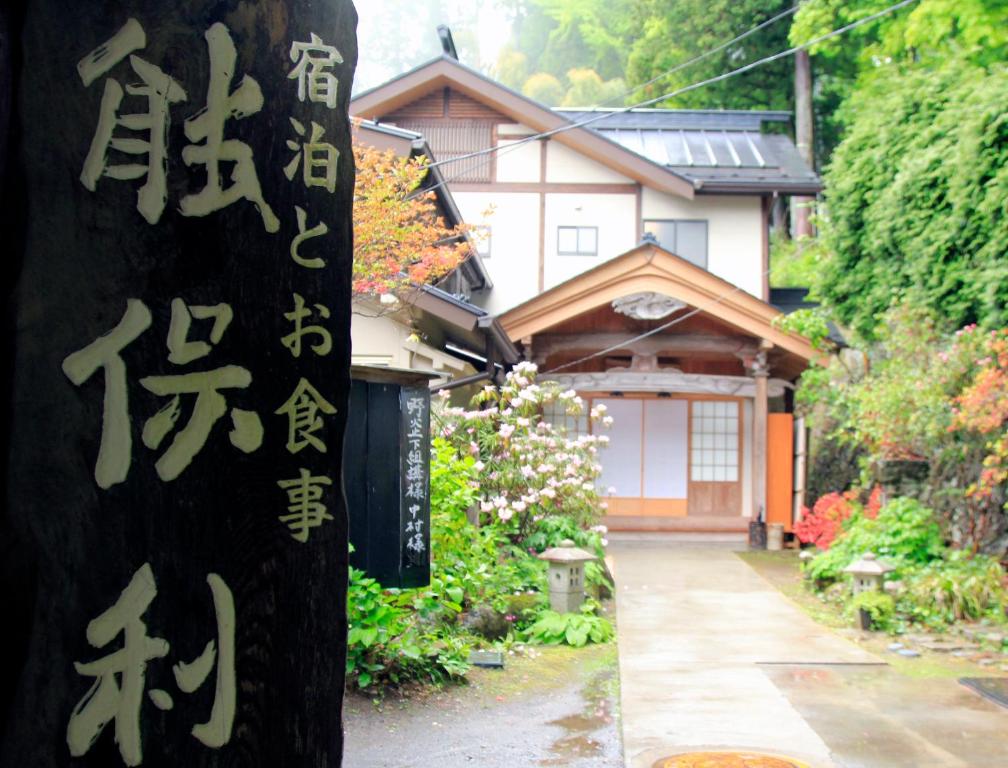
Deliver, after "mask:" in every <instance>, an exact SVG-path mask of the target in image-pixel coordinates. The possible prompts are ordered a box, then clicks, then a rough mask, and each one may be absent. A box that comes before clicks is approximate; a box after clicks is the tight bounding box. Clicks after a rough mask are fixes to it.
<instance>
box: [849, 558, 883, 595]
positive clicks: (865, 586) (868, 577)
mask: <svg viewBox="0 0 1008 768" xmlns="http://www.w3.org/2000/svg"><path fill="white" fill-rule="evenodd" d="M891 570H893V567H892V566H891V565H886V564H885V563H882V562H880V561H879V560H876V559H875V554H874V553H873V552H865V554H864V556H863V557H862V558H861V559H860V560H856V561H855V562H853V563H851V564H850V565H848V566H847V567H846V568H844V573H849V574H850V575H851V576H853V577H854V594H855V595H859V594H861V593H862V592H881V591H882V582H883V580H884V579H885V575H886V574H887V573H889V571H891Z"/></svg>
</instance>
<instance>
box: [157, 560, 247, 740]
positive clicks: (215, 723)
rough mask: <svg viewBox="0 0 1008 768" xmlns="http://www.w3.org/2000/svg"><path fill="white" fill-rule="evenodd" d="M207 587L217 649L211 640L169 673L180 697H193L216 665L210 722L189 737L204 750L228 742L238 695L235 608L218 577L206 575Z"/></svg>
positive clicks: (198, 727) (232, 598)
mask: <svg viewBox="0 0 1008 768" xmlns="http://www.w3.org/2000/svg"><path fill="white" fill-rule="evenodd" d="M207 584H209V585H210V593H211V594H212V595H213V601H214V613H215V614H216V617H217V642H218V644H219V645H217V644H215V643H214V641H213V640H211V641H210V642H209V643H207V644H206V648H204V649H203V653H201V654H200V655H199V656H198V657H197V658H196V659H194V660H193V661H191V662H189V663H185V662H179V663H178V664H175V665H174V666H173V667H172V672H173V673H174V675H175V683H176V684H177V685H178V687H179V689H180V690H181V691H183V692H184V693H193V692H195V691H196V690H197V689H199V687H200V686H201V685H203V683H204V681H205V680H206V679H207V677H209V676H210V669H211V668H212V667H214V666H215V664H216V667H217V674H216V686H215V688H214V700H213V706H212V708H211V710H210V719H209V720H208V721H207V722H205V723H198V724H197V725H194V726H193V728H192V735H193V736H194V737H195V738H197V739H198V740H199V741H201V742H202V743H203V744H205V745H206V746H208V747H210V748H212V749H219V748H220V747H223V746H224V745H225V744H227V743H228V741H230V740H231V728H232V726H233V724H234V716H235V700H236V698H237V693H238V691H237V686H236V684H235V640H234V636H235V607H234V596H233V595H232V594H231V589H230V588H229V587H228V585H227V584H225V583H224V580H223V579H222V578H221V577H220V576H218V575H217V574H216V573H210V574H207Z"/></svg>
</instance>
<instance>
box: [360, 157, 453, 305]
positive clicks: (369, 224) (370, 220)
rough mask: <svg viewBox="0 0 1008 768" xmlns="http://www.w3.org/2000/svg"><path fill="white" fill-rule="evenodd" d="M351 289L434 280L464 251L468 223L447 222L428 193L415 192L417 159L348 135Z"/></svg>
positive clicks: (392, 288)
mask: <svg viewBox="0 0 1008 768" xmlns="http://www.w3.org/2000/svg"><path fill="white" fill-rule="evenodd" d="M353 152H354V160H355V161H356V164H357V183H356V186H355V187H354V210H353V219H354V261H353V292H354V294H356V295H372V296H373V295H380V294H384V293H395V292H397V291H400V290H403V289H406V288H410V287H412V286H417V285H422V284H425V283H432V282H436V281H437V280H439V279H440V278H442V277H444V276H445V275H447V274H448V273H449V272H451V271H452V270H453V269H455V267H457V266H458V265H459V264H460V263H461V262H462V261H463V260H464V259H465V258H466V256H467V255H468V254H469V252H470V245H469V243H468V242H467V241H466V237H465V236H466V234H467V233H468V231H469V227H468V225H466V224H460V225H459V226H457V227H454V228H452V227H448V226H447V225H446V224H445V222H444V219H443V218H442V217H440V216H438V214H437V207H436V205H435V202H434V199H435V195H434V193H433V192H421V191H419V189H420V185H421V183H422V182H423V180H424V177H425V176H426V175H427V173H428V171H427V169H426V167H425V165H426V162H425V160H424V159H422V158H406V157H399V156H397V155H396V154H395V152H393V151H392V150H387V151H384V152H382V151H380V150H377V149H375V148H373V147H368V146H365V145H363V144H361V143H359V142H358V141H356V140H354V143H353Z"/></svg>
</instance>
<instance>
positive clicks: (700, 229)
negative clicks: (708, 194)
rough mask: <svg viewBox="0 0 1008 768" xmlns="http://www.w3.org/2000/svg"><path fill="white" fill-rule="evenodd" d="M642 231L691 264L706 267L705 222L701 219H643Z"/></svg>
mask: <svg viewBox="0 0 1008 768" xmlns="http://www.w3.org/2000/svg"><path fill="white" fill-rule="evenodd" d="M644 231H645V232H648V233H650V234H652V235H654V237H655V240H657V241H658V245H660V246H661V247H662V248H664V249H665V250H666V251H669V252H670V253H674V254H675V255H676V256H682V257H683V258H684V259H686V261H688V262H690V263H691V264H696V265H697V266H698V267H703V268H704V269H707V222H706V221H705V220H702V219H697V220H692V219H645V220H644Z"/></svg>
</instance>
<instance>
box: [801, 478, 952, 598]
mask: <svg viewBox="0 0 1008 768" xmlns="http://www.w3.org/2000/svg"><path fill="white" fill-rule="evenodd" d="M944 551H945V543H944V541H943V539H942V534H941V529H940V528H939V527H938V523H937V522H935V519H934V513H933V512H932V511H931V510H930V509H928V508H927V507H925V506H924V505H922V504H921V503H920V502H918V501H916V500H914V499H909V498H902V497H901V498H896V499H893V500H891V501H890V502H888V503H887V504H886V505H885V506H884V507H882V509H880V510H879V513H878V517H876V518H875V519H874V520H872V519H870V518H868V517H866V516H865V515H864V513H863V512H861V511H855V512H854V514H852V515H851V517H850V518H848V520H847V521H845V523H844V526H843V532H842V533H841V534H840V536H839V537H838V538H837V539H836V541H835V542H834V543H833V545H832V546H831V547H830V548H829V549H828V550H827V551H825V552H822V553H821V554H819V555H817V556H816V557H814V558H813V559H812V560H811V561H810V562H809V564H808V565H807V566H806V567H805V573H806V575H807V576H808V577H809V578H811V579H812V580H813V581H815V582H816V583H818V584H829V583H831V582H834V581H836V580H838V579H839V578H841V576H843V569H844V568H846V567H847V566H848V565H850V564H851V563H853V562H854V561H855V560H857V559H858V558H860V557H861V556H862V555H864V554H865V553H866V552H874V553H875V555H876V556H877V557H878V558H879V559H880V560H882V561H884V562H885V563H887V564H888V565H891V566H893V567H894V568H895V570H894V571H893V573H892V574H891V576H890V578H893V579H898V578H900V577H901V576H902V575H903V572H904V571H905V570H906V569H907V568H908V567H911V566H913V565H917V564H924V563H929V562H931V561H933V560H937V559H938V558H940V557H941V556H942V554H943V553H944Z"/></svg>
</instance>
